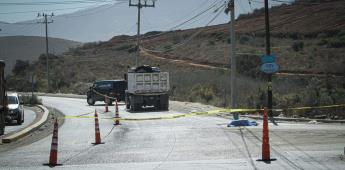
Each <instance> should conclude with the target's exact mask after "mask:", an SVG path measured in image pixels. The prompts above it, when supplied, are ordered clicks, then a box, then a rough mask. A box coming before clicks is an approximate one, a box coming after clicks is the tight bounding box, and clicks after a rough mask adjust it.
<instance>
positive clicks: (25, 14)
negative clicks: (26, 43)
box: [0, 0, 290, 42]
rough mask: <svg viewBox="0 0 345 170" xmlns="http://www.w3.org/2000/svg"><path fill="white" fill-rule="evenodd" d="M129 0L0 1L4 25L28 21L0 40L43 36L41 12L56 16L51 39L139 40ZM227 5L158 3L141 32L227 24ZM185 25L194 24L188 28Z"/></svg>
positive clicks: (212, 0) (257, 1)
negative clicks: (124, 36)
mask: <svg viewBox="0 0 345 170" xmlns="http://www.w3.org/2000/svg"><path fill="white" fill-rule="evenodd" d="M128 1H129V0H117V1H116V0H0V21H3V22H9V23H16V22H22V21H27V22H25V23H18V24H1V23H0V29H2V31H1V32H0V36H13V35H32V36H44V35H43V33H44V30H43V29H44V26H43V25H42V24H37V21H39V20H38V19H42V18H37V13H38V12H40V13H42V12H45V13H48V14H51V12H54V17H53V18H51V19H52V20H54V22H53V23H52V24H49V34H50V36H52V37H57V38H65V39H71V40H76V41H81V42H87V41H97V40H108V39H109V38H111V37H113V36H115V35H121V34H127V35H134V34H136V20H137V9H136V8H135V7H129V5H128ZM133 1H136V2H137V1H138V0H133ZM141 1H142V2H143V1H144V0H141ZM148 1H149V2H151V0H148ZM249 1H251V5H250V4H249ZM276 1H277V0H269V2H270V4H271V5H278V4H280V3H277V2H276ZM278 1H281V0H278ZM284 1H290V0H284ZM225 2H226V0H157V1H156V7H155V8H143V10H142V15H141V16H142V20H141V32H142V33H145V32H148V31H169V30H176V29H188V28H194V27H204V26H207V25H216V24H222V23H227V22H229V20H230V17H229V15H226V14H225V13H224V12H223V11H224V8H223V7H224V5H223V4H224V3H225ZM263 2H264V0H235V13H236V16H238V15H239V14H246V13H251V12H252V11H253V10H254V9H256V8H261V7H263ZM217 9H218V10H217ZM196 16H197V17H196ZM28 20H29V21H28ZM40 21H42V20H40ZM185 21H189V22H186V23H185ZM90 33H92V34H90Z"/></svg>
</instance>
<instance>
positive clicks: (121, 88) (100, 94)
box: [87, 80, 127, 105]
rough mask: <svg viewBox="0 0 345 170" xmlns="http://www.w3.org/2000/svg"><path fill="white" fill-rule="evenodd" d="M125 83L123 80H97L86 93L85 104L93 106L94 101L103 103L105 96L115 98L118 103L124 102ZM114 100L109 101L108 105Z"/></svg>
mask: <svg viewBox="0 0 345 170" xmlns="http://www.w3.org/2000/svg"><path fill="white" fill-rule="evenodd" d="M126 89H127V83H126V81H125V80H99V81H96V82H94V83H93V85H92V87H90V90H89V91H88V92H87V103H88V104H89V105H94V104H95V102H96V101H104V102H106V101H105V97H104V95H105V96H110V97H112V98H117V99H118V101H124V100H125V90H126ZM114 101H115V99H109V100H108V104H109V105H110V104H112V103H113V102H114Z"/></svg>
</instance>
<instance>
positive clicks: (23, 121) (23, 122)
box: [22, 111, 24, 123]
mask: <svg viewBox="0 0 345 170" xmlns="http://www.w3.org/2000/svg"><path fill="white" fill-rule="evenodd" d="M22 123H24V111H23V117H22Z"/></svg>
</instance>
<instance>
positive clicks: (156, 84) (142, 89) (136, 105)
mask: <svg viewBox="0 0 345 170" xmlns="http://www.w3.org/2000/svg"><path fill="white" fill-rule="evenodd" d="M127 84H128V90H126V108H127V109H129V110H131V111H138V110H141V109H142V108H143V107H146V106H154V107H155V109H157V110H168V109H169V96H168V91H169V73H167V72H161V71H160V69H159V68H158V67H150V66H147V65H144V66H140V67H134V68H130V69H129V70H128V73H127Z"/></svg>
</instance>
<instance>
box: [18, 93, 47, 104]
mask: <svg viewBox="0 0 345 170" xmlns="http://www.w3.org/2000/svg"><path fill="white" fill-rule="evenodd" d="M19 100H20V101H21V103H22V104H24V105H39V104H42V100H41V99H39V98H38V97H37V96H36V95H33V96H31V95H28V94H25V95H20V96H19Z"/></svg>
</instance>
